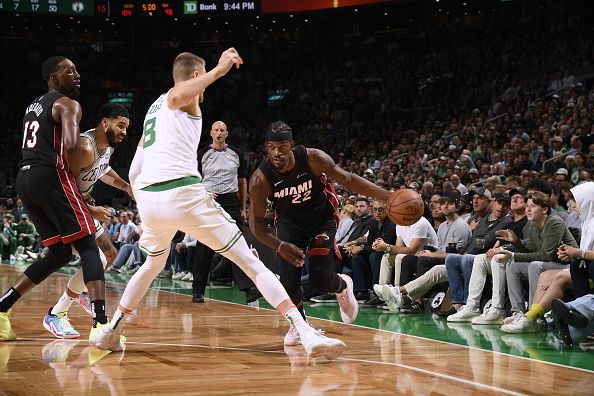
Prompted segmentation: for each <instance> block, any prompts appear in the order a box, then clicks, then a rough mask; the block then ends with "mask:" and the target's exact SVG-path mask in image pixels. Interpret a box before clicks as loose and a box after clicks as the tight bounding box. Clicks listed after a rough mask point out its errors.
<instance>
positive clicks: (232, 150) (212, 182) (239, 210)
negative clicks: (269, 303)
mask: <svg viewBox="0 0 594 396" xmlns="http://www.w3.org/2000/svg"><path fill="white" fill-rule="evenodd" d="M228 136H229V132H228V131H227V125H225V123H224V122H223V121H215V122H214V123H213V124H212V127H211V128H210V137H211V138H212V143H211V144H209V145H208V146H206V147H204V148H202V149H200V150H198V171H199V172H200V174H201V175H202V182H203V183H204V184H205V185H206V189H207V191H208V192H210V193H211V194H213V195H214V196H215V200H216V201H217V203H218V204H219V205H221V207H222V208H223V209H224V210H225V211H226V212H227V213H228V214H229V216H230V217H231V219H232V220H233V221H235V222H236V223H237V226H238V227H239V228H240V229H241V230H242V231H243V230H244V224H245V218H246V217H247V211H246V200H247V182H246V176H247V166H246V161H245V158H244V155H243V152H242V151H241V150H239V149H238V148H236V147H234V146H231V145H229V144H227V143H226V140H227V137H228ZM213 255H214V252H213V251H212V250H211V249H209V248H208V247H207V246H205V245H202V244H200V243H198V244H197V246H196V254H195V255H194V258H193V265H192V276H193V278H194V281H193V284H192V290H193V292H192V301H193V302H196V303H200V302H203V301H204V297H203V296H204V291H205V289H206V282H207V279H208V273H209V272H210V263H211V261H212V257H213ZM232 268H233V279H234V280H235V283H237V286H238V288H239V289H240V290H243V291H245V293H246V302H248V303H249V302H253V301H255V300H256V299H257V298H259V297H261V294H260V293H259V292H258V289H256V287H255V286H254V283H253V282H252V281H251V280H250V278H248V277H247V275H245V274H244V273H243V271H241V270H240V269H239V268H238V267H236V266H232Z"/></svg>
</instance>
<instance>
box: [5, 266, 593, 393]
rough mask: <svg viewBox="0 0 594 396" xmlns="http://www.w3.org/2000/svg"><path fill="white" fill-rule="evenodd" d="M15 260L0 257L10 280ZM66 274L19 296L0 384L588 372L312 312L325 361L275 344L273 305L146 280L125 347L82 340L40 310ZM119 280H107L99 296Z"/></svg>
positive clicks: (18, 387)
mask: <svg viewBox="0 0 594 396" xmlns="http://www.w3.org/2000/svg"><path fill="white" fill-rule="evenodd" d="M23 268H24V267H18V268H15V267H9V266H5V265H2V266H0V271H1V272H0V274H1V275H0V286H1V289H2V290H5V289H6V288H7V287H9V286H10V285H11V284H12V283H13V282H14V280H15V279H16V277H17V276H18V274H20V272H21V271H22V270H23ZM67 279H68V278H67V276H64V275H61V274H54V275H52V276H51V277H50V278H48V279H47V280H46V281H45V282H44V283H43V284H41V285H40V286H38V287H36V288H35V289H33V291H32V292H30V293H29V294H27V295H26V296H25V297H23V298H22V299H21V301H19V302H18V304H17V305H16V306H15V311H14V313H13V315H12V322H13V327H14V330H15V332H16V334H17V337H19V339H18V340H17V341H15V342H5V343H0V394H7V395H14V394H16V395H48V394H65V395H85V394H89V395H103V394H106V395H125V394H160V395H170V394H184V395H191V394H225V395H227V394H230V395H236V394H249V393H251V394H268V395H280V394H283V395H293V394H298V395H316V394H327V395H334V394H335V395H354V394H357V395H360V394H380V393H383V394H411V395H412V394H415V395H416V394H429V393H435V394H448V395H452V394H456V393H457V392H463V393H464V394H469V393H481V394H501V393H503V394H528V393H547V394H592V392H593V390H594V372H592V371H588V370H584V369H575V368H569V367H564V366H561V365H556V364H551V363H546V362H541V361H537V360H532V359H526V358H521V357H516V356H511V355H508V354H502V353H493V352H491V351H485V350H480V349H477V348H469V347H466V346H461V345H456V344H453V343H444V342H439V341H434V340H428V339H423V338H418V337H413V336H407V335H404V334H398V333H394V332H388V331H381V330H377V329H370V328H364V327H361V326H352V325H345V324H343V323H340V322H334V321H327V320H319V319H311V322H312V324H313V325H314V326H315V327H322V328H324V330H326V332H327V334H328V335H330V336H333V337H338V338H340V339H342V340H344V341H345V342H346V343H347V346H348V347H347V350H346V352H345V354H344V355H343V356H342V357H340V358H339V359H338V360H336V361H334V362H325V361H322V360H318V361H316V362H313V361H311V362H308V361H307V359H306V358H305V357H304V355H303V350H302V349H301V347H293V348H283V345H282V338H283V335H284V333H285V331H286V329H287V325H286V323H285V321H284V319H283V318H282V317H281V316H280V315H278V314H277V313H276V312H274V311H269V310H264V309H255V308H252V307H247V306H243V305H238V304H232V303H226V302H219V301H214V300H208V301H207V302H206V303H204V304H192V303H191V301H190V297H189V296H185V295H179V294H175V293H170V292H166V291H159V290H155V289H152V290H150V291H149V293H148V294H147V296H146V298H145V301H144V302H143V304H142V305H141V306H140V307H139V310H138V315H136V316H130V317H129V318H128V320H127V323H126V327H125V334H126V336H127V338H128V343H127V349H126V351H125V352H124V353H115V352H113V353H104V352H102V351H99V350H97V349H95V348H93V347H90V346H89V345H88V342H87V341H86V338H87V337H88V327H89V323H90V319H89V317H88V316H86V314H85V313H84V312H83V311H82V309H80V307H78V306H75V307H73V308H72V310H71V318H72V323H73V325H74V326H75V327H76V328H77V329H79V330H80V331H81V334H82V335H81V339H80V340H76V341H71V340H56V339H54V338H53V336H52V335H51V334H50V333H48V332H47V331H46V330H44V329H43V327H42V324H41V320H42V317H43V315H44V313H45V312H46V311H47V309H48V307H49V306H50V305H51V304H53V303H54V302H55V299H56V298H57V297H58V296H59V295H60V294H61V293H62V291H63V288H64V287H65V285H66V282H67ZM123 288H124V285H123V284H118V283H113V282H109V283H108V288H107V299H108V300H107V301H108V306H109V307H113V306H115V304H116V302H117V300H118V298H119V296H120V295H121V293H122V291H123Z"/></svg>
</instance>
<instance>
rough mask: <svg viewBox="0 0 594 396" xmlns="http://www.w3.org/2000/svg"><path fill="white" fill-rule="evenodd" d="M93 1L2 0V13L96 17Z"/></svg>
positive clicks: (0, 9) (0, 1) (0, 0)
mask: <svg viewBox="0 0 594 396" xmlns="http://www.w3.org/2000/svg"><path fill="white" fill-rule="evenodd" d="M93 8H94V1H93V0H0V11H5V12H24V13H33V14H60V15H94V12H93V11H94V9H93Z"/></svg>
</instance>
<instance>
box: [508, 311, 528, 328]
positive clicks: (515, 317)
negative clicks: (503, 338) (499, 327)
mask: <svg viewBox="0 0 594 396" xmlns="http://www.w3.org/2000/svg"><path fill="white" fill-rule="evenodd" d="M520 316H524V314H523V313H522V312H514V313H512V316H508V317H507V318H505V319H504V320H503V324H504V325H506V324H510V323H512V322H515V321H516V320H518V318H519V317H520Z"/></svg>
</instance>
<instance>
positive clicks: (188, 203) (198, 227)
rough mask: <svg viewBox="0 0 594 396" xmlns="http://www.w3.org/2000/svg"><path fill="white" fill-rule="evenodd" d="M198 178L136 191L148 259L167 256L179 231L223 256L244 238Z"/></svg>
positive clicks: (141, 245) (143, 244) (143, 240)
mask: <svg viewBox="0 0 594 396" xmlns="http://www.w3.org/2000/svg"><path fill="white" fill-rule="evenodd" d="M199 180H200V179H198V178H197V177H192V176H189V177H184V178H181V179H176V180H172V181H168V182H162V183H157V184H153V185H151V186H148V187H145V189H141V190H138V189H134V197H135V198H136V204H137V206H138V212H139V214H140V216H141V218H142V236H141V237H140V242H139V244H140V249H141V250H142V251H143V253H145V254H146V255H148V256H153V257H156V256H162V255H165V256H166V254H167V253H168V251H169V247H170V245H171V239H172V238H173V236H174V235H175V232H176V231H177V230H180V231H183V232H185V233H188V234H190V235H192V236H194V237H195V238H196V239H197V240H198V241H200V242H201V243H203V244H205V245H206V246H208V247H210V248H211V249H212V250H214V251H215V252H216V253H220V254H224V253H225V252H227V251H229V250H230V249H231V248H232V247H233V245H235V243H236V242H237V241H238V240H239V239H240V238H241V237H242V234H241V231H240V230H239V228H238V227H237V225H236V223H235V220H233V219H232V218H231V216H229V214H228V213H227V212H225V210H224V209H223V208H222V207H221V206H220V205H219V204H218V203H217V202H216V201H215V200H214V199H213V198H212V196H211V195H210V194H208V193H207V191H206V186H205V185H204V184H202V183H200V182H199Z"/></svg>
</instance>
